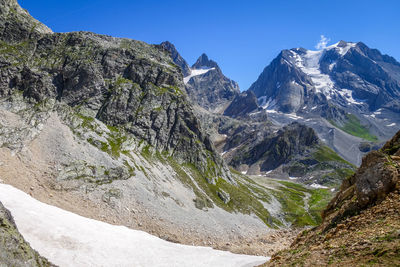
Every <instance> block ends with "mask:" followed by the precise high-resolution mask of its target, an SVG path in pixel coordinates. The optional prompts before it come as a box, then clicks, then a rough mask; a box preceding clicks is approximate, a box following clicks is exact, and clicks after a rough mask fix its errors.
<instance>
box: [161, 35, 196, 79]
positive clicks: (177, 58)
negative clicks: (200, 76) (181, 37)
mask: <svg viewBox="0 0 400 267" xmlns="http://www.w3.org/2000/svg"><path fill="white" fill-rule="evenodd" d="M160 46H161V47H163V48H164V49H165V50H167V51H168V52H170V53H171V58H172V60H173V61H174V63H175V64H176V65H178V66H179V67H180V68H181V69H182V74H183V76H184V77H186V76H189V75H190V67H189V65H188V64H187V62H186V60H185V59H183V57H181V55H180V54H179V53H178V51H177V50H176V48H175V46H174V45H173V44H172V43H170V42H168V41H165V42H162V43H161V44H160Z"/></svg>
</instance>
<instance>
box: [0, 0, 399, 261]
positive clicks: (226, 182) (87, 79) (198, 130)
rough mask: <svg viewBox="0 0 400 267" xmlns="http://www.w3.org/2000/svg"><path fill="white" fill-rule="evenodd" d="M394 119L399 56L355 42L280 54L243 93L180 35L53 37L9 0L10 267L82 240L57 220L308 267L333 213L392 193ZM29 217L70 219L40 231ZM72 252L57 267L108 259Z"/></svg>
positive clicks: (5, 78)
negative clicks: (154, 40)
mask: <svg viewBox="0 0 400 267" xmlns="http://www.w3.org/2000/svg"><path fill="white" fill-rule="evenodd" d="M399 113H400V63H398V62H397V61H396V60H395V59H394V58H392V57H390V56H387V55H382V54H381V53H380V52H379V51H378V50H376V49H370V48H369V47H367V46H366V45H365V44H363V43H361V42H358V43H350V42H344V41H340V42H339V43H337V44H334V45H331V46H328V47H325V48H323V49H321V50H318V51H311V50H306V49H304V48H295V49H290V50H283V51H282V52H281V53H280V54H279V55H278V57H277V58H275V59H274V60H273V61H272V62H271V63H270V64H269V65H268V66H267V67H266V68H265V69H264V71H263V72H262V73H261V74H260V76H259V78H258V79H257V81H255V82H254V83H253V84H252V86H251V87H250V88H249V89H248V90H246V91H241V90H240V88H239V85H238V83H236V82H235V81H233V80H231V79H230V78H228V77H226V76H225V75H224V73H223V71H222V69H221V68H220V66H219V65H218V63H217V62H215V61H214V60H212V59H210V58H209V57H208V56H207V55H206V54H202V55H200V57H199V58H198V59H197V61H196V62H195V63H194V64H193V65H192V66H190V65H189V64H188V63H187V62H186V60H185V59H184V58H183V57H182V56H181V55H180V53H179V51H178V50H177V48H175V46H174V44H172V43H171V42H169V41H165V42H163V43H161V44H154V45H153V44H147V43H145V42H142V41H137V40H131V39H126V38H116V37H111V36H107V35H101V34H95V33H91V32H69V33H55V32H53V31H52V30H51V29H50V28H48V27H47V26H45V25H44V24H42V23H41V22H39V21H37V20H36V19H34V18H33V17H32V16H31V15H30V14H29V13H28V11H26V10H24V9H22V8H21V7H20V5H19V4H18V3H17V1H16V0H0V192H3V193H2V195H0V266H3V265H2V264H3V262H5V264H6V265H7V264H8V265H10V264H11V265H13V264H15V265H16V266H53V263H56V262H53V263H50V262H49V260H50V261H51V260H52V259H53V261H54V259H57V257H62V256H61V255H64V254H63V250H64V249H65V251H70V249H72V248H73V249H76V248H77V247H78V248H79V246H80V244H81V243H82V242H86V241H87V240H84V239H82V240H81V239H80V238H81V237H83V234H82V233H78V232H77V233H76V234H72V231H71V234H70V235H67V234H65V236H64V237H62V236H61V237H59V236H58V234H59V233H58V232H57V229H69V227H71V225H68V224H63V222H62V221H63V220H62V217H64V218H68V220H71V222H74V223H76V224H81V225H82V228H84V227H88V228H87V229H90V228H91V226H90V225H92V226H93V229H94V228H96V229H103V230H99V231H105V232H104V236H107V234H106V233H107V232H106V231H110V232H109V233H110V235H111V233H112V235H113V238H114V240H123V237H124V234H126V235H129V236H130V238H132V240H136V238H138V236H146V238H145V239H146V240H153V241H152V242H154V243H151V242H150V243H149V245H148V246H147V245H146V249H147V248H150V250H149V251H151V249H152V248H151V246H152V245H151V244H153V246H155V247H157V249H160V251H162V253H164V254H165V255H168V254H169V253H170V252H168V251H170V250H171V251H174V253H176V250H178V251H179V249H178V248H179V246H182V249H183V248H184V249H186V250H187V251H188V253H192V254H190V255H193V257H198V262H197V263H198V265H195V264H193V266H207V264H222V263H225V264H226V266H256V265H259V264H262V263H265V262H266V261H267V260H268V259H269V257H271V256H272V261H271V262H270V263H268V264H272V266H280V265H282V264H283V263H284V262H285V260H288V262H290V261H293V263H294V264H296V263H298V262H300V263H303V262H304V263H306V265H307V264H310V262H312V261H313V260H314V259H315V258H314V257H320V256H318V255H319V254H318V253H320V252H321V250H323V251H326V249H327V246H329V244H330V243H329V242H328V243H329V244H328V243H327V241H326V240H328V239H330V238H337V237H338V235H336V234H337V232H339V233H341V232H340V230H341V229H342V228H340V227H342V226H340V225H341V224H338V223H337V222H341V223H343V222H342V221H345V224H346V225H347V224H348V223H349V225H350V224H351V223H352V220H353V217H351V216H353V215H354V214H357V215H356V216H369V217H371V216H372V215H370V212H372V213H373V214H380V215H379V216H381V214H382V212H381V211H376V209H380V208H381V207H383V208H384V209H385V210H387V209H390V204H388V202H390V203H392V202H394V203H395V205H397V202H398V201H397V195H396V194H397V193H398V192H397V191H398V190H397V189H398V182H397V181H398V178H399V177H398V172H399V170H398V157H399V155H398V153H399V152H398V139H399V136H398V135H399V134H398V133H397V135H395V134H396V132H397V131H398V129H399V127H398V126H399V125H400V116H399ZM393 135H395V137H393V139H392V140H391V141H390V142H386V141H387V140H389V139H390V138H392V136H393ZM385 143H386V144H385ZM378 154H379V155H378ZM371 155H372V156H371ZM373 155H375V156H376V157H377V158H378V159H379V160H377V163H376V164H379V166H378V165H376V166H375V165H374V164H373V160H370V158H371V157H373ZM358 167H360V168H358ZM375 167H376V169H377V173H375V174H376V177H378V178H379V179H381V181H382V183H381V184H380V183H379V181H380V180H379V179H378V178H377V179H378V180H376V179H375V178H371V177H372V176H373V175H372V174H371V172H373V171H371V170H373V169H374V168H375ZM378 167H379V168H378ZM371 179H372V180H371ZM374 179H375V180H374ZM366 184H372V185H371V187H370V188H367V189H368V190H367V189H365V188H366V187H367V186H366ZM375 185H376V186H375ZM382 188H384V189H382ZM364 189H365V190H364ZM363 190H364V191H363ZM396 190H397V191H396ZM363 192H364V193H365V192H368V194H367V196H365V195H363ZM7 195H10V196H11V195H12V196H16V197H15V199H13V198H12V197H6V196H7ZM354 196H356V197H354ZM11 199H13V200H11ZM354 203H356V204H354ZM25 204H26V205H27V206H29V207H32V212H27V213H26V214H24V212H21V211H23V210H24V209H25V208H21V207H23V205H25ZM41 209H42V210H43V214H44V212H45V211H46V216H47V217H48V218H49V221H47V220H46V218H47V217H46V218H44V217H43V215H41V214H40V212H39V211H40V210H41ZM390 212H391V213H390V216H388V217H387V222H388V223H390V224H392V225H393V227H392V228H393V229H394V230H393V231H392V230H390V229H389V228H390V227H387V228H385V227H383V228H382V229H381V230H382V233H381V235H380V236H383V235H384V234H388V233H389V232H390V233H389V234H390V238H389V239H391V240H389V241H388V240H378V241H379V242H378V241H377V240H373V243H374V242H375V241H377V242H378V243H379V244H381V243H382V242H383V241H384V242H386V241H388V244H389V243H390V246H391V247H394V246H395V245H393V244H397V243H395V242H397V241H398V240H397V238H398V237H397V236H396V235H397V232H396V231H397V228H398V225H397V224H396V223H395V220H396V218H397V217H396V214H395V212H392V211H390ZM14 213H15V215H13V214H14ZM349 214H350V215H349ZM17 215H18V216H17ZM78 215H79V216H78ZM13 216H14V219H15V220H14V219H13ZM30 216H32V217H30ZM35 216H37V217H36V218H37V220H38V222H40V221H43V223H39V225H43V224H44V223H48V224H49V225H50V226H49V227H51V225H52V221H51V220H54V221H53V225H57V227H59V228H57V227H54V228H52V229H51V230H52V231H50V229H49V237H47V239H46V238H44V237H43V236H45V235H43V234H42V233H39V230H38V231H37V232H36V234H35V231H32V229H34V228H35V227H33V226H32V227H30V228H29V227H28V226H29V225H30V223H29V221H32V220H34V219H33V218H35ZM53 216H54V217H53ZM369 217H368V218H369ZM379 218H380V220H383V221H385V220H386V219H384V218H383V217H382V218H381V217H379ZM65 220H66V221H67V219H65ZM356 220H357V221H356V223H354V224H355V225H356V230H357V231H361V228H360V227H370V224H368V223H369V222H370V221H371V220H369V219H368V220H367V221H368V223H367V224H363V225H362V226H359V224H358V222H360V220H361V219H360V218H359V217H357V219H356ZM332 221H333V223H331V222H332ZM385 222H386V221H385ZM371 223H372V222H371ZM374 223H375V222H374ZM32 225H33V224H32ZM329 225H331V226H329ZM360 225H361V224H360ZM36 227H37V228H38V229H39V226H36ZM311 227H314V228H311ZM346 227H347V226H346ZM357 227H358V228H357ZM78 228H79V227H78ZM339 228H340V229H339ZM348 228H349V229H350V228H351V226H349V227H348ZM106 229H107V230H106ZM121 229H124V230H123V231H122V230H121ZM304 229H307V230H306V231H305V232H302V234H300V235H299V236H297V234H298V233H299V232H301V231H302V230H304ZM332 229H336V230H332ZM42 230H43V227H42V228H41V231H42ZM53 230H54V231H53ZM120 230H121V231H120ZM125 230H126V232H124V231H125ZM356 230H354V229H351V231H353V232H351V234H354V231H356ZM60 231H61V230H60ZM319 232H321V233H322V234H318V233H319ZM333 232H334V233H333ZM392 232H393V233H392ZM50 233H51V234H50ZM114 234H115V235H114ZM149 234H150V235H149ZM327 235H330V238H327V237H326V236H327ZM296 236H297V238H296ZM52 238H53V239H55V240H58V239H57V238H59V239H60V240H62V241H63V242H60V244H61V245H59V246H62V249H59V248H58V249H57V253H59V254H57V255H58V256H54V255H55V254H52V253H53V252H54V251H55V250H54V248H55V246H58V245H54V244H55V243H56V242H55V243H52V242H47V240H50V239H52ZM63 238H64V239H63ZM120 238H121V239H120ZM368 238H370V239H372V238H378V239H379V237H376V236H375V235H374V234H371V235H369V236H368ZM382 238H384V237H382ZM10 240H11V241H12V242H11V241H10ZM60 240H58V241H60ZM65 240H67V241H68V242H67V241H65ZM102 240H103V239H102ZM104 240H105V241H104ZM104 240H103V241H104V243H102V244H107V240H106V239H104ZM316 240H317V241H316ZM318 240H323V242H324V243H323V246H324V247H323V249H322V248H321V247H318V248H316V249H313V250H312V251H314V252H312V253H311V254H308V253H303V252H304V251H306V250H308V249H309V247H310V246H314V245H316V243H315V242H319V241H318ZM357 240H358V239H357ZM393 240H394V241H393ZM53 241H54V240H53ZM64 241H65V242H64ZM103 241H102V242H103ZM293 241H294V243H293V244H292V242H293ZM381 241H382V242H381ZM392 241H393V242H394V243H391V242H392ZM87 242H92V241H87ZM116 242H117V243H118V242H120V241H116ZM321 242H322V241H321ZM335 242H336V241H335ZM360 242H361V241H360ZM371 242H372V241H371ZM176 243H179V244H182V245H179V244H176ZM342 243H343V242H342V241H338V242H337V244H341V245H343V244H344V243H343V244H342ZM37 244H40V245H37ZM57 244H58V243H57ZM88 244H89V243H88ZM93 244H94V243H90V244H89V245H88V247H89V248H90V249H88V250H93V249H94V248H95V247H96V246H95V245H93ZM290 244H292V245H291V247H290V248H289V246H290ZM337 244H336V243H335V244H334V245H335V246H336V245H337ZM374 244H375V243H374ZM385 244H386V243H385ZM385 244H383V245H385ZM188 245H189V246H188ZM346 245H348V244H347V243H346ZM383 245H382V246H383ZM204 246H206V247H209V248H207V249H206V248H202V247H204ZM338 246H339V245H338ZM388 246H389V245H388ZM211 248H213V249H211ZM288 248H289V249H288ZM169 249H170V250H169ZM335 249H336V247H335ZM35 250H36V251H35ZM281 250H282V252H279V251H281ZM294 250H296V252H295V253H294V252H293V251H294ZM297 250H298V251H297ZM300 250H301V251H300ZM77 251H79V253H81V252H82V251H81V250H79V249H77ZM116 251H117V252H118V248H116ZM335 251H336V250H335ZM96 252H98V251H96ZM77 253H78V252H77ZM149 253H150V252H149ZM151 253H153V252H151ZM151 253H150V254H151ZM162 253H161V254H162ZM201 253H205V254H204V255H209V256H210V259H211V258H212V259H213V261H210V262H209V263H203V261H201V260H205V259H206V257H205V256H204V255H203V254H201ZM207 253H209V254H207ZM232 253H237V254H232ZM277 253H278V254H277ZM332 253H333V252H332ZM332 253H331V254H332ZM334 253H336V254H334V256H335V257H339V256H340V255H341V254H340V253H339V254H340V255H339V254H338V252H337V251H336V252H334ZM343 253H344V252H343ZM396 253H397V254H396ZM39 254H40V255H39ZM67 254H68V253H66V254H65V259H63V260H62V261H59V263H58V264H59V265H60V266H67V265H68V264H67V263H68V262H69V261H72V263H71V264H75V266H87V265H90V264H94V265H97V264H99V263H98V261H97V262H95V261H93V262H92V261H91V259H90V256H88V255H91V254H85V255H84V253H83V254H80V255H81V256H80V257H75V256H74V255H73V254H74V253H70V254H68V255H67ZM100 254H101V253H100ZM100 254H99V255H100ZM117 254H118V253H117ZM117 254H115V255H117ZM139 254H140V253H139ZM150 254H146V255H147V256H146V257H148V258H149V259H150V257H149V256H148V255H150ZM161 254H160V255H161ZM164 254H162V255H164ZM240 254H246V255H240ZM10 255H12V256H10ZM93 255H95V254H93ZM118 255H119V254H118ZM171 255H172V254H171ZM174 255H175V254H174ZM176 255H179V254H178V253H177V254H176ZM211 255H212V257H211ZM273 255H274V256H273ZM332 255H333V254H332ZM338 255H339V256H338ZM388 255H391V256H390V257H392V256H393V255H398V250H396V249H390V251H388ZM42 256H43V257H46V258H47V259H45V258H43V257H42ZM103 256H104V255H101V256H99V257H103ZM93 257H94V256H93ZM214 257H215V258H214ZM393 257H394V256H393ZM396 257H397V256H396ZM79 258H80V259H79ZM106 258H107V257H105V259H104V261H106ZM189 258H190V257H186V258H182V261H180V260H181V259H177V261H176V262H175V264H176V265H177V266H185V265H187V264H188V262H190V259H189ZM299 258H300V259H299ZM6 259H7V261H5V260H6ZM336 259H337V258H332V257H330V256H329V257H322V258H321V264H325V263H326V262H328V261H332V262H336ZM98 260H99V261H100V262H101V261H102V260H101V259H98ZM169 260H170V259H167V260H166V261H165V262H164V263H163V264H164V265H168V263H169V264H174V263H173V261H169ZM378 261H379V263H382V264H384V263H387V261H388V260H387V259H386V258H384V257H383V258H382V260H381V259H379V260H378ZM111 262H112V261H111ZM149 262H150V261H147V263H149ZM204 262H207V261H204ZM338 262H339V261H338ZM347 262H350V263H353V262H352V261H351V260H349V261H346V263H347ZM145 263H146V259H143V262H140V263H139V261H138V262H137V264H138V265H140V264H145ZM161 263H162V260H161V261H154V264H156V265H160V266H161V265H162V264H161ZM56 264H57V263H56ZM121 264H122V265H124V264H127V263H126V261H124V259H121ZM246 264H247V265H246ZM283 265H284V264H283Z"/></svg>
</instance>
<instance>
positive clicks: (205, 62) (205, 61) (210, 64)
mask: <svg viewBox="0 0 400 267" xmlns="http://www.w3.org/2000/svg"><path fill="white" fill-rule="evenodd" d="M202 68H216V69H219V67H218V64H217V62H215V61H213V60H210V59H209V58H208V56H207V55H206V54H205V53H203V54H202V55H201V56H200V57H199V58H198V59H197V61H196V63H194V64H193V66H192V69H202Z"/></svg>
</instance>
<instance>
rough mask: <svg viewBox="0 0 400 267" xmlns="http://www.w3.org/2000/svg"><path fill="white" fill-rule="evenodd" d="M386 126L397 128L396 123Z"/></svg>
mask: <svg viewBox="0 0 400 267" xmlns="http://www.w3.org/2000/svg"><path fill="white" fill-rule="evenodd" d="M386 126H388V127H393V126H396V123H394V122H393V123H391V124H389V125H386Z"/></svg>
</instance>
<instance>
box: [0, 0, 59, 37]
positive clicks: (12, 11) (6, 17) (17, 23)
mask: <svg viewBox="0 0 400 267" xmlns="http://www.w3.org/2000/svg"><path fill="white" fill-rule="evenodd" d="M0 7H1V9H0V40H2V41H6V42H11V43H16V42H20V41H23V40H26V39H28V38H31V37H38V36H40V35H41V34H45V33H52V31H51V30H50V29H49V28H48V27H46V26H45V25H43V24H42V23H40V22H39V21H37V20H35V19H34V18H32V17H31V16H30V15H29V13H28V11H26V10H24V9H22V8H21V7H20V6H19V5H18V2H17V0H1V1H0Z"/></svg>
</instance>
